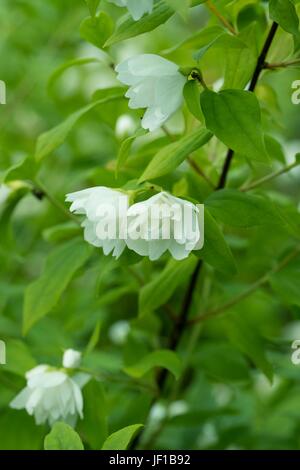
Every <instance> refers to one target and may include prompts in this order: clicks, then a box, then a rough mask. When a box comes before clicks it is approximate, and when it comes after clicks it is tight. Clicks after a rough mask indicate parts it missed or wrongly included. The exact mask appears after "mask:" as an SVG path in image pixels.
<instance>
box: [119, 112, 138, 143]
mask: <svg viewBox="0 0 300 470" xmlns="http://www.w3.org/2000/svg"><path fill="white" fill-rule="evenodd" d="M136 128H137V125H136V122H135V120H134V119H133V118H132V117H131V116H130V114H122V115H121V116H120V117H119V118H118V119H117V122H116V131H115V132H116V136H117V137H118V139H124V138H125V137H129V136H130V135H132V134H133V133H134V131H135V130H136Z"/></svg>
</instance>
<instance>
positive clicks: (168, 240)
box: [126, 192, 201, 261]
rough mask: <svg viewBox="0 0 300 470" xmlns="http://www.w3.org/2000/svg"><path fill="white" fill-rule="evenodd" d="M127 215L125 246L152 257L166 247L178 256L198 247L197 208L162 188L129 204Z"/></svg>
mask: <svg viewBox="0 0 300 470" xmlns="http://www.w3.org/2000/svg"><path fill="white" fill-rule="evenodd" d="M127 215H128V218H129V222H128V235H129V236H128V240H127V241H126V243H127V246H128V248H130V249H131V250H133V251H135V252H136V253H138V254H139V255H141V256H148V257H149V259H150V260H152V261H154V260H157V259H158V258H160V257H161V256H162V255H163V253H165V252H166V251H169V252H170V253H171V255H172V257H173V258H175V259H177V260H181V259H184V258H187V257H188V256H189V254H190V252H191V251H193V250H195V249H199V247H200V246H199V243H200V239H201V231H200V223H199V209H198V208H197V207H196V206H195V204H193V203H191V202H189V201H185V200H183V199H180V198H177V197H174V196H172V195H171V194H168V193H166V192H161V193H159V194H157V195H155V196H153V197H151V198H150V199H148V200H147V201H143V202H140V203H137V204H134V205H132V206H131V207H130V208H129V210H128V214H127ZM150 219H151V220H150Z"/></svg>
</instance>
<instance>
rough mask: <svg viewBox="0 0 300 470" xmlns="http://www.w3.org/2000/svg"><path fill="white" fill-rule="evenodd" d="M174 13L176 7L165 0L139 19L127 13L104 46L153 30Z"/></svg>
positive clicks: (161, 0)
mask: <svg viewBox="0 0 300 470" xmlns="http://www.w3.org/2000/svg"><path fill="white" fill-rule="evenodd" d="M173 14H174V9H173V8H171V7H170V6H169V5H167V3H166V2H165V0H160V1H158V2H157V3H155V5H154V8H153V11H152V13H150V14H149V15H144V16H143V17H142V18H141V19H140V20H139V21H134V20H133V19H132V17H131V15H129V14H127V15H125V16H124V18H123V19H122V21H121V23H120V24H119V25H118V26H117V29H116V30H115V32H114V33H113V35H112V36H111V37H110V38H109V39H108V40H107V41H106V43H105V44H104V47H108V46H111V45H113V44H116V43H117V42H120V41H124V40H125V39H129V38H133V37H135V36H138V35H139V34H142V33H146V32H147V31H152V30H153V29H155V28H157V27H158V26H159V25H160V24H163V23H165V22H166V21H167V20H168V19H169V18H170V17H171V16H172V15H173Z"/></svg>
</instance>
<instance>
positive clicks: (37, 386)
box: [10, 350, 90, 426]
mask: <svg viewBox="0 0 300 470" xmlns="http://www.w3.org/2000/svg"><path fill="white" fill-rule="evenodd" d="M69 351H70V350H69ZM75 352H76V351H73V356H74V353H75ZM78 354H80V353H78ZM68 355H69V356H70V353H68ZM68 355H67V356H68ZM74 357H75V356H74ZM74 357H73V359H74ZM65 359H66V357H64V360H65ZM69 359H70V357H69ZM77 363H78V358H77ZM89 378H90V377H89V376H88V375H87V374H81V373H78V374H75V375H74V376H72V377H71V376H69V375H68V374H67V373H66V372H65V371H64V370H63V369H56V368H54V367H50V366H48V365H39V366H37V367H35V368H34V369H32V370H30V371H28V372H27V373H26V379H27V386H26V387H25V388H24V389H23V390H22V391H21V392H20V393H19V394H18V395H17V396H16V397H15V398H14V400H12V402H11V403H10V407H11V408H14V409H16V410H21V409H25V410H26V411H27V413H28V414H29V415H33V416H34V418H35V422H36V424H37V425H39V424H44V423H46V422H47V421H48V423H49V424H50V426H52V424H53V423H55V421H65V422H67V423H69V424H70V425H71V426H75V424H76V420H77V416H80V418H83V398H82V393H81V388H82V387H83V386H84V385H85V384H86V382H87V381H88V380H89Z"/></svg>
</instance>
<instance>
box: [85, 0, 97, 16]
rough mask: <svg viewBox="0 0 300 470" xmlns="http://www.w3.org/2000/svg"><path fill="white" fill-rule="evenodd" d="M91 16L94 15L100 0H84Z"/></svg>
mask: <svg viewBox="0 0 300 470" xmlns="http://www.w3.org/2000/svg"><path fill="white" fill-rule="evenodd" d="M85 1H86V4H87V6H88V8H89V10H90V14H91V16H95V14H96V11H97V8H98V5H99V3H100V0H85Z"/></svg>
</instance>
